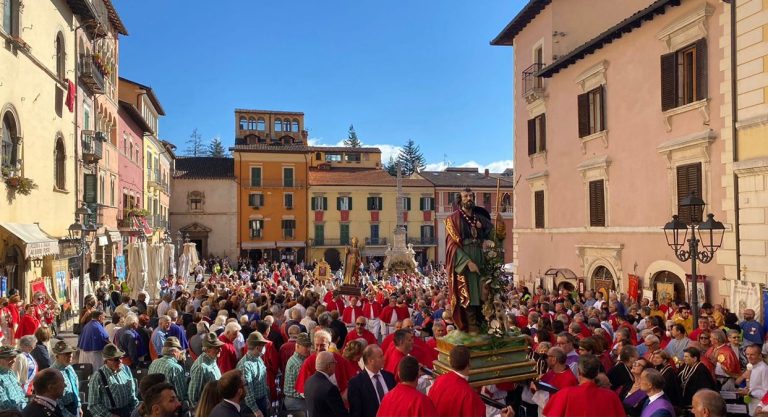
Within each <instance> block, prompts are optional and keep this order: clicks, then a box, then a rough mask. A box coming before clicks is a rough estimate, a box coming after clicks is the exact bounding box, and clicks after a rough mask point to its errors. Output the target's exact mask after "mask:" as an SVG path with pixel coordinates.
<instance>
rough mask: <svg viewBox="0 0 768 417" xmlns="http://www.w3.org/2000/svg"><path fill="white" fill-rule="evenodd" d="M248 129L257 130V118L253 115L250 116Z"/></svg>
mask: <svg viewBox="0 0 768 417" xmlns="http://www.w3.org/2000/svg"><path fill="white" fill-rule="evenodd" d="M248 130H256V119H254V118H253V117H249V118H248Z"/></svg>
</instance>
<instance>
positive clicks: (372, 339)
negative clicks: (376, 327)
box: [344, 316, 379, 346]
mask: <svg viewBox="0 0 768 417" xmlns="http://www.w3.org/2000/svg"><path fill="white" fill-rule="evenodd" d="M367 324H368V322H367V321H366V320H365V317H364V316H358V317H357V318H356V319H355V330H352V331H351V332H349V333H347V339H346V340H344V346H347V343H349V342H351V341H353V340H356V339H365V341H366V342H367V343H368V344H369V345H377V344H379V341H378V340H376V336H374V335H373V333H371V332H369V331H368V329H366V328H365V326H366V325H367Z"/></svg>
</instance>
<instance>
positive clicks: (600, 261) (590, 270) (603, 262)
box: [586, 258, 621, 299]
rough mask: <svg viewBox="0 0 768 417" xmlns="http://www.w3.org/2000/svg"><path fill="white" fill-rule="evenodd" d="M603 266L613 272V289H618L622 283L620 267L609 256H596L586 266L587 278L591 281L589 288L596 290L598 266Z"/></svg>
mask: <svg viewBox="0 0 768 417" xmlns="http://www.w3.org/2000/svg"><path fill="white" fill-rule="evenodd" d="M600 267H603V268H606V269H607V270H608V272H610V273H611V275H612V276H613V289H614V290H618V289H619V287H620V283H621V275H620V273H619V268H617V267H616V265H614V264H613V263H612V262H611V261H610V259H607V258H596V259H594V260H593V261H592V263H590V264H589V265H587V268H586V278H587V280H588V281H589V288H590V289H592V290H594V289H596V288H595V286H594V279H593V278H594V275H595V272H596V271H597V269H598V268H600ZM606 299H607V298H606Z"/></svg>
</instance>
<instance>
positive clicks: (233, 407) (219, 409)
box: [209, 369, 245, 417]
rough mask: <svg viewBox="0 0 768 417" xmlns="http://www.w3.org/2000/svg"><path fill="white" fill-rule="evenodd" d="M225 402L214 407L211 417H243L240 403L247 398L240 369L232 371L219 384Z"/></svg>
mask: <svg viewBox="0 0 768 417" xmlns="http://www.w3.org/2000/svg"><path fill="white" fill-rule="evenodd" d="M217 384H218V386H219V393H220V394H221V397H222V398H223V400H221V402H220V403H218V404H216V407H213V410H211V414H210V416H209V417H241V414H240V402H241V401H242V400H243V398H245V380H243V373H242V372H241V371H240V370H239V369H232V370H231V371H227V372H225V373H224V375H222V376H221V378H220V379H219V381H218V382H217Z"/></svg>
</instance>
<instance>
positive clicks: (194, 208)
mask: <svg viewBox="0 0 768 417" xmlns="http://www.w3.org/2000/svg"><path fill="white" fill-rule="evenodd" d="M204 198H205V194H203V193H202V192H200V191H192V192H191V193H189V196H188V199H189V211H191V212H193V213H202V212H203V200H204Z"/></svg>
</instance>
